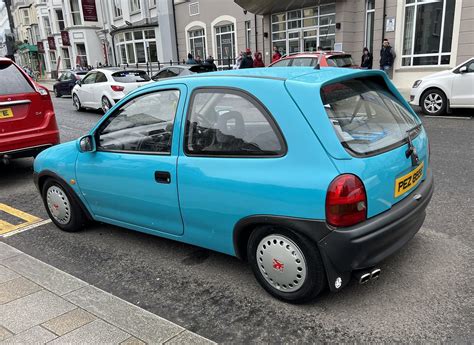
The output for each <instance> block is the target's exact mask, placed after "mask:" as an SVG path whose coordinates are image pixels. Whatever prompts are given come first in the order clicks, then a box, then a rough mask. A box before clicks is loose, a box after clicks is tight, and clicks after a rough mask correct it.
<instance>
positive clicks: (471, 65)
mask: <svg viewBox="0 0 474 345" xmlns="http://www.w3.org/2000/svg"><path fill="white" fill-rule="evenodd" d="M467 72H468V73H473V72H474V61H471V62H470V63H468V64H467Z"/></svg>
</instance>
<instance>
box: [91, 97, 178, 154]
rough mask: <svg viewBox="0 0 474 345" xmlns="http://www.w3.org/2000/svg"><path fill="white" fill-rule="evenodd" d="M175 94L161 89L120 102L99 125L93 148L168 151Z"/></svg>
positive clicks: (101, 149)
mask: <svg viewBox="0 0 474 345" xmlns="http://www.w3.org/2000/svg"><path fill="white" fill-rule="evenodd" d="M179 95H180V93H179V91H178V90H164V91H158V92H153V93H149V94H146V95H143V96H139V97H136V98H134V99H132V100H131V101H129V102H127V103H126V104H124V105H123V106H122V107H120V108H119V109H117V110H116V111H115V112H114V113H113V114H111V116H109V117H108V118H107V119H106V120H105V121H104V123H103V124H102V125H101V126H100V127H99V130H98V131H97V133H96V140H97V143H98V145H97V146H98V147H97V150H98V151H121V152H131V153H134V152H148V153H157V154H169V153H170V152H171V140H172V134H173V124H174V118H175V114H176V108H177V106H178V102H179Z"/></svg>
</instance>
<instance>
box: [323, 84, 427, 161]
mask: <svg viewBox="0 0 474 345" xmlns="http://www.w3.org/2000/svg"><path fill="white" fill-rule="evenodd" d="M321 98H322V101H323V104H324V109H325V110H326V114H327V116H328V118H329V120H330V121H331V123H332V125H333V127H334V130H335V132H336V134H337V136H338V138H339V140H340V141H341V143H342V144H343V146H344V147H345V148H346V149H348V150H349V151H351V152H352V153H354V154H356V155H363V156H366V155H372V154H376V153H378V152H381V151H385V150H388V149H390V148H391V147H395V146H397V145H399V144H400V143H401V142H403V141H405V140H406V138H407V131H408V130H411V129H413V128H415V127H416V126H417V125H418V121H417V120H416V119H415V117H414V116H413V115H412V114H411V113H410V112H409V111H408V110H407V109H406V108H405V107H404V105H403V104H402V103H401V102H400V101H399V100H398V99H396V98H395V96H393V95H392V93H391V92H390V91H389V90H388V89H387V86H386V85H385V82H384V81H383V80H382V79H379V78H372V79H364V80H362V79H351V80H347V81H342V82H338V83H334V84H329V85H326V86H324V87H323V88H322V89H321ZM419 130H420V129H418V131H419ZM416 134H417V133H416V132H415V133H411V135H412V136H414V135H416Z"/></svg>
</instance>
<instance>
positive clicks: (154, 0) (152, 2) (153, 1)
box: [150, 0, 156, 8]
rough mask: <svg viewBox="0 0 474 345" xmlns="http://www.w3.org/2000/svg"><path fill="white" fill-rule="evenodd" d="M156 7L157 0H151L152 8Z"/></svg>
mask: <svg viewBox="0 0 474 345" xmlns="http://www.w3.org/2000/svg"><path fill="white" fill-rule="evenodd" d="M153 7H156V0H150V8H153Z"/></svg>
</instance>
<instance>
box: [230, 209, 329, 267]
mask: <svg viewBox="0 0 474 345" xmlns="http://www.w3.org/2000/svg"><path fill="white" fill-rule="evenodd" d="M260 226H273V227H276V228H283V229H287V230H290V231H295V232H297V233H300V234H302V235H304V236H305V237H307V238H309V239H310V240H312V241H313V242H314V245H315V246H316V245H317V242H318V241H319V240H321V239H322V238H323V237H325V236H326V235H327V234H328V233H329V232H330V231H331V230H330V229H329V228H328V227H327V225H326V222H325V221H323V220H317V219H307V218H295V217H285V216H275V215H253V216H248V217H245V218H242V219H240V220H239V221H238V222H237V223H236V224H235V226H234V232H233V242H234V251H235V255H236V256H237V257H238V258H239V259H241V260H244V261H245V260H247V244H248V241H249V238H250V234H251V233H252V232H253V231H254V230H255V229H256V228H258V227H260Z"/></svg>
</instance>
